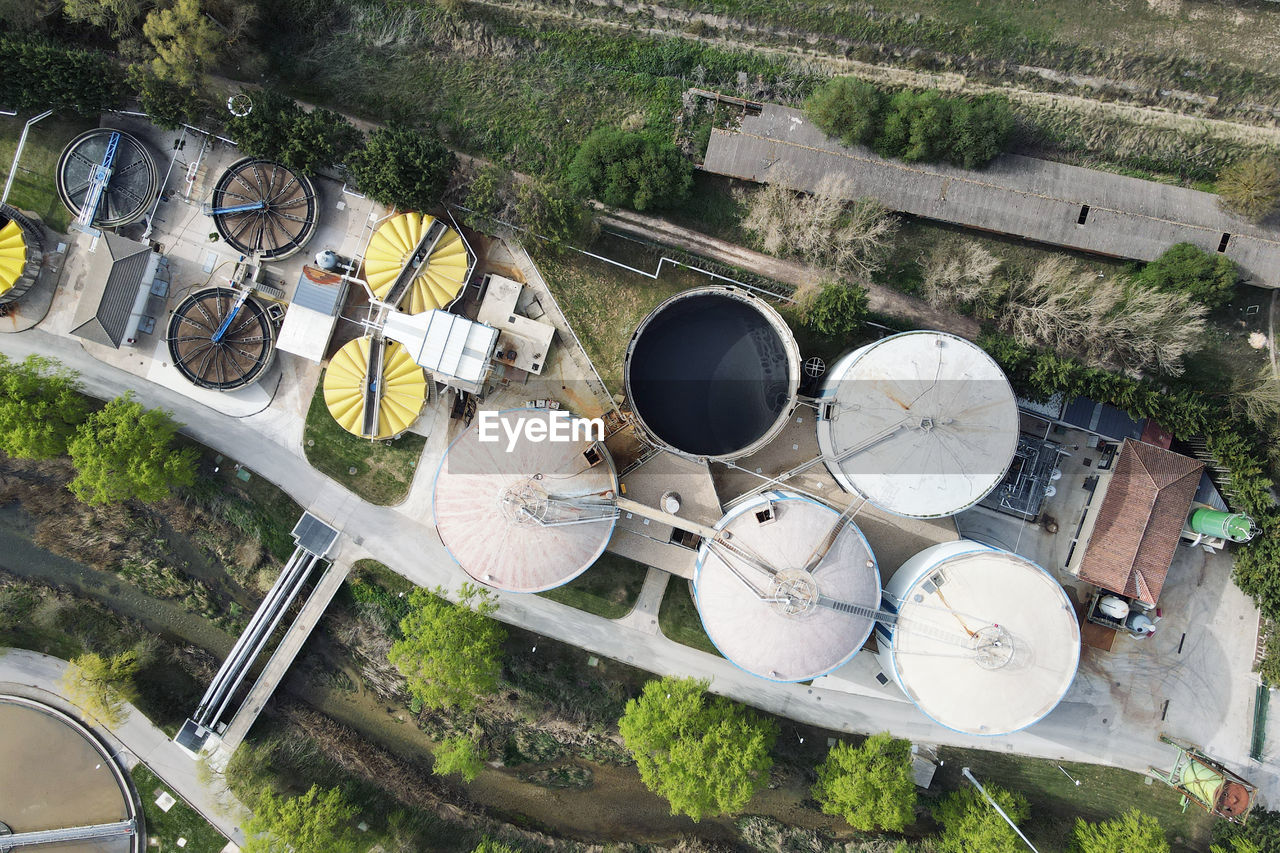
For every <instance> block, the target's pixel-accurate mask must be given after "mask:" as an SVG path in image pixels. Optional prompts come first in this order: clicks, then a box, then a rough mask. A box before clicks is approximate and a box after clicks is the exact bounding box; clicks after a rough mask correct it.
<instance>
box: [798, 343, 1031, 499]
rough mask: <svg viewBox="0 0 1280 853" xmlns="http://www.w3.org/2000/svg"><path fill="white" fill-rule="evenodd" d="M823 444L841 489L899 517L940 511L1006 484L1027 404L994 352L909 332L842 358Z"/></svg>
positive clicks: (821, 418)
mask: <svg viewBox="0 0 1280 853" xmlns="http://www.w3.org/2000/svg"><path fill="white" fill-rule="evenodd" d="M819 400H820V405H819V407H818V419H817V432H818V447H819V448H820V450H821V452H822V456H823V461H824V462H825V463H826V466H827V470H828V471H830V472H831V476H832V477H834V478H835V479H836V482H838V483H839V484H840V485H841V487H843V488H844V489H845V490H846V491H848V492H851V493H853V494H857V495H862V496H863V497H865V498H866V499H867V500H869V501H871V503H873V504H875V505H876V506H878V507H880V508H881V509H884V510H887V511H889V512H892V513H894V514H897V515H904V516H912V517H916V518H938V517H942V516H947V515H953V514H955V513H957V512H960V511H962V510H965V509H968V508H969V507H971V506H973V505H974V504H976V503H978V501H980V500H982V499H983V498H984V497H985V496H986V495H987V494H988V493H989V492H990V491H991V490H992V489H994V488H995V487H996V486H997V485H999V483H1000V480H1001V479H1002V478H1003V477H1004V473H1005V471H1006V470H1007V469H1008V467H1009V463H1010V462H1011V461H1012V460H1013V455H1014V453H1015V451H1016V450H1017V447H1018V405H1017V400H1016V399H1015V398H1014V395H1013V389H1012V388H1011V387H1010V386H1009V380H1008V379H1007V378H1005V375H1004V372H1003V371H1001V370H1000V366H999V365H997V364H996V363H995V361H994V360H992V358H991V356H989V355H987V354H986V353H985V352H983V351H982V350H981V349H980V348H979V347H978V346H976V345H975V344H973V343H970V342H969V341H966V340H964V339H963V338H958V337H956V336H955V335H949V334H946V333H943V332H928V331H919V332H904V333H902V334H899V335H892V336H890V337H887V338H883V339H881V340H879V341H876V342H875V343H872V344H868V345H867V346H864V347H862V348H861V349H857V350H855V351H853V352H851V353H849V354H848V355H845V356H843V357H842V358H840V359H839V360H838V361H837V362H836V363H835V364H834V365H832V367H831V369H830V370H829V371H827V374H826V378H825V379H824V381H823V385H822V390H821V391H820V393H819Z"/></svg>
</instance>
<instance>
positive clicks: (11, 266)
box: [0, 204, 44, 304]
mask: <svg viewBox="0 0 1280 853" xmlns="http://www.w3.org/2000/svg"><path fill="white" fill-rule="evenodd" d="M43 250H44V240H43V238H42V237H41V232H40V228H39V226H37V225H36V223H34V222H32V221H31V220H29V219H27V218H26V217H25V216H23V215H22V214H21V213H19V212H18V211H17V210H15V209H14V208H12V207H10V206H9V205H7V204H0V304H4V303H6V302H13V301H14V300H16V299H20V298H21V297H22V296H23V295H24V294H25V293H26V292H27V291H28V290H30V289H31V287H32V285H34V284H35V283H36V279H37V278H39V276H40V264H41V262H42V260H43V258H44V251H43Z"/></svg>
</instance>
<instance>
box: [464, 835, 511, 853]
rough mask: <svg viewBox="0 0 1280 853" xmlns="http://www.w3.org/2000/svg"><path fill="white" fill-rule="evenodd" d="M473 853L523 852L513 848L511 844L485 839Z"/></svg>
mask: <svg viewBox="0 0 1280 853" xmlns="http://www.w3.org/2000/svg"><path fill="white" fill-rule="evenodd" d="M471 853H521V851H520V848H519V847H512V846H511V845H510V844H504V843H503V842H501V841H494V840H493V839H492V838H485V839H484V840H483V841H481V842H480V843H479V844H477V845H476V846H475V849H474V850H472V851H471Z"/></svg>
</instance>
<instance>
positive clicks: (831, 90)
mask: <svg viewBox="0 0 1280 853" xmlns="http://www.w3.org/2000/svg"><path fill="white" fill-rule="evenodd" d="M805 111H806V113H807V114H808V116H809V118H810V120H811V121H813V123H814V124H816V125H817V126H818V127H820V128H821V129H822V130H824V131H826V132H827V133H828V134H830V135H832V136H835V137H837V138H839V139H840V140H841V141H843V142H844V143H845V144H847V145H853V144H863V145H868V146H870V147H871V148H874V149H875V150H876V152H878V153H879V154H880V155H881V156H883V157H898V158H900V159H902V160H907V161H912V162H934V161H941V160H945V161H948V162H951V163H955V164H956V165H959V166H963V167H965V168H966V169H974V168H977V167H979V166H983V165H985V164H987V163H988V162H990V161H991V159H992V158H994V157H995V156H996V155H997V154H999V153H1000V152H1001V151H1003V150H1004V149H1005V147H1006V146H1007V145H1008V143H1009V139H1010V137H1011V136H1012V135H1013V130H1014V127H1015V124H1016V123H1015V121H1014V117H1013V110H1012V109H1011V108H1010V106H1009V102H1008V101H1007V100H1006V99H1005V98H1003V97H1001V96H999V95H981V96H979V97H976V98H971V97H948V96H946V95H943V94H942V93H941V92H940V91H938V90H937V89H926V90H924V91H922V92H915V91H911V90H902V91H900V92H896V93H895V94H894V95H893V96H892V97H890V98H888V99H886V98H885V96H884V94H883V93H882V92H880V90H878V89H877V88H876V87H875V86H873V85H872V84H870V83H866V82H863V81H861V80H857V79H854V78H852V77H837V78H835V79H833V80H830V81H828V82H827V83H826V84H824V85H823V86H822V87H821V88H819V89H818V90H817V91H816V92H815V93H814V94H813V96H812V97H811V98H810V99H809V100H808V101H807V102H806V103H805Z"/></svg>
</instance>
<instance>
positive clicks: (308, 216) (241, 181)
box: [210, 157, 319, 260]
mask: <svg viewBox="0 0 1280 853" xmlns="http://www.w3.org/2000/svg"><path fill="white" fill-rule="evenodd" d="M318 208H319V200H318V198H317V196H316V188H315V184H313V183H312V182H311V179H310V178H308V177H307V176H306V175H300V174H298V173H296V172H294V171H293V170H292V169H290V168H289V167H287V166H284V165H281V164H280V163H275V162H272V161H271V160H255V159H254V158H252V157H246V158H244V159H243V160H237V161H236V162H234V163H232V164H231V165H230V166H228V167H227V170H226V171H225V172H223V173H222V175H221V177H219V178H218V183H217V184H216V185H214V188H213V196H212V199H211V201H210V213H211V214H212V216H213V225H214V227H215V228H216V229H217V230H218V234H219V235H221V237H222V239H224V240H226V241H227V243H229V244H230V245H231V246H232V247H234V248H235V249H236V250H237V251H239V252H241V253H243V254H245V255H249V256H256V257H259V258H262V259H265V260H280V259H282V258H287V257H289V256H290V255H292V254H294V253H295V252H297V251H298V250H299V249H301V248H302V247H303V246H305V245H307V241H308V240H310V239H311V236H312V235H313V234H315V231H316V218H317V214H318Z"/></svg>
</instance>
